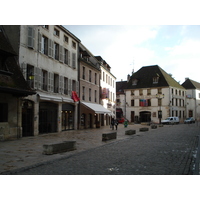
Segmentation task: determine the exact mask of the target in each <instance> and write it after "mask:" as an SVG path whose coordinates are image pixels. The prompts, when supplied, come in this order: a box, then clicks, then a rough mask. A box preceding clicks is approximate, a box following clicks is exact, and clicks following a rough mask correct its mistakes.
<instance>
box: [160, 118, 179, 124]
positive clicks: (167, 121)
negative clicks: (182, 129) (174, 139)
mask: <svg viewBox="0 0 200 200" xmlns="http://www.w3.org/2000/svg"><path fill="white" fill-rule="evenodd" d="M161 124H179V118H178V117H168V118H167V119H165V120H162V121H161Z"/></svg>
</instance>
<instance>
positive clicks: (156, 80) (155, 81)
mask: <svg viewBox="0 0 200 200" xmlns="http://www.w3.org/2000/svg"><path fill="white" fill-rule="evenodd" d="M158 81H159V76H156V77H153V84H157V83H158Z"/></svg>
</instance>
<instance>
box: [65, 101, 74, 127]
mask: <svg viewBox="0 0 200 200" xmlns="http://www.w3.org/2000/svg"><path fill="white" fill-rule="evenodd" d="M73 129H74V106H73V105H71V104H63V105H62V131H66V130H73Z"/></svg>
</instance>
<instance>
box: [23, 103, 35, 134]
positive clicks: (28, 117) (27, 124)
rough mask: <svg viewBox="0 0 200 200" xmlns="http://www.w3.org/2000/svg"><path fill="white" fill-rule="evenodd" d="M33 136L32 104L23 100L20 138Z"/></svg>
mask: <svg viewBox="0 0 200 200" xmlns="http://www.w3.org/2000/svg"><path fill="white" fill-rule="evenodd" d="M26 136H33V102H32V101H29V100H24V101H23V104H22V137H26Z"/></svg>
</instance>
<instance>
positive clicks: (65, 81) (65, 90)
mask: <svg viewBox="0 0 200 200" xmlns="http://www.w3.org/2000/svg"><path fill="white" fill-rule="evenodd" d="M64 94H66V95H68V78H66V77H65V78H64Z"/></svg>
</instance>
